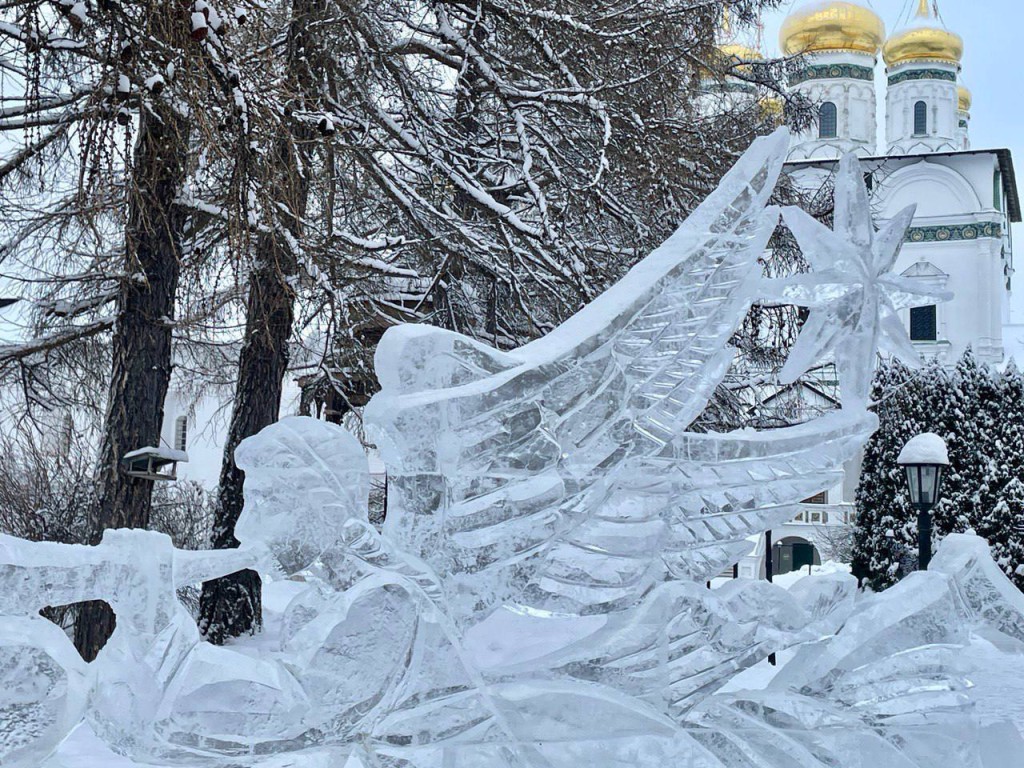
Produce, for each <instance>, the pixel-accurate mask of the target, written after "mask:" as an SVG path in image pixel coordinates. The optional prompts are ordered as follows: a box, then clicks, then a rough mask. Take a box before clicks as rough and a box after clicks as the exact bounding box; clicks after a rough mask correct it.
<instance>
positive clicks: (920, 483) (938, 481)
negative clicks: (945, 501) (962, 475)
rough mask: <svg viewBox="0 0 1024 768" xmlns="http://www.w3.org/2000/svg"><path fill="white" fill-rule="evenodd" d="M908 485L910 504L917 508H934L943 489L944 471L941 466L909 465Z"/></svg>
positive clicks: (907, 468)
mask: <svg viewBox="0 0 1024 768" xmlns="http://www.w3.org/2000/svg"><path fill="white" fill-rule="evenodd" d="M906 470H907V485H908V486H909V488H910V503H911V504H913V505H914V506H915V507H927V508H931V507H934V506H935V504H936V503H938V500H939V491H940V490H941V488H942V470H943V467H942V466H941V465H939V464H908V465H906Z"/></svg>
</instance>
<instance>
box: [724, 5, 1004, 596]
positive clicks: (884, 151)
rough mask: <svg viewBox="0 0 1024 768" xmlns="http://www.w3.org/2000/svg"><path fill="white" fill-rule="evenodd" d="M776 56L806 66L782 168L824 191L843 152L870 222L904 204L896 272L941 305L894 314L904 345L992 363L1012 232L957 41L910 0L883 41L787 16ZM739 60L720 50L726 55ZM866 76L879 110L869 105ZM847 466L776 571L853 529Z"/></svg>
mask: <svg viewBox="0 0 1024 768" xmlns="http://www.w3.org/2000/svg"><path fill="white" fill-rule="evenodd" d="M780 45H781V47H782V50H783V52H784V53H785V54H786V55H799V54H804V55H805V56H806V60H807V66H806V67H804V68H803V70H802V71H801V72H800V73H799V74H798V75H797V76H795V77H793V78H791V82H790V87H791V88H792V89H794V90H795V91H797V92H799V93H801V94H803V95H804V96H806V97H807V98H808V99H809V100H810V101H811V102H812V103H813V104H814V106H815V109H816V110H817V120H816V121H815V123H814V124H813V125H812V126H810V127H809V128H808V129H807V130H805V131H803V132H801V133H799V134H797V135H795V136H794V137H793V143H792V148H791V151H790V162H789V163H788V164H787V170H788V171H789V172H790V174H791V175H792V177H793V178H794V179H795V180H796V182H797V184H799V185H800V186H801V187H804V188H805V189H807V190H808V191H815V190H817V189H820V188H822V187H823V186H824V185H826V184H827V183H828V180H829V178H830V177H831V176H832V174H833V172H834V169H835V165H836V162H837V160H838V158H839V157H840V156H842V155H844V154H846V153H849V152H856V153H857V154H858V155H859V156H860V157H861V158H862V160H861V164H862V168H863V170H864V175H865V181H866V183H867V184H868V187H869V189H870V191H871V197H872V203H873V206H874V213H875V216H876V218H877V219H878V220H879V222H884V221H885V220H887V219H889V218H891V217H892V216H894V215H895V214H896V213H897V212H899V211H900V210H902V209H903V208H905V207H906V206H908V205H916V206H917V214H916V216H915V218H914V221H913V224H912V226H911V228H910V230H909V232H908V233H907V240H906V243H905V245H904V248H903V251H902V253H901V255H900V258H899V261H898V262H897V265H896V271H897V272H899V273H902V274H903V275H905V276H908V277H915V278H918V279H920V280H925V281H928V282H929V283H931V284H933V285H934V286H935V287H938V288H944V289H947V290H949V291H951V292H953V294H954V296H955V298H954V299H953V300H952V301H950V302H948V303H945V304H940V305H938V306H930V307H921V308H919V309H914V310H909V311H904V317H903V320H904V322H905V323H906V327H907V330H908V332H909V334H910V338H911V339H912V341H913V342H914V345H915V346H916V347H917V348H918V349H919V350H920V351H921V353H922V354H923V355H925V356H929V357H936V358H938V359H939V360H940V361H942V362H943V363H948V364H950V365H952V364H954V363H955V362H956V360H957V359H958V358H959V357H960V356H961V355H962V354H963V353H964V351H965V350H966V349H967V347H968V346H970V347H972V348H973V350H974V352H975V354H976V355H977V357H978V359H979V361H981V362H985V363H989V364H991V365H1000V364H1002V363H1003V362H1004V360H1005V358H1006V352H1005V348H1004V339H1003V328H1004V325H1005V324H1006V323H1007V322H1008V320H1009V298H1010V291H1011V287H1012V278H1013V248H1012V237H1011V224H1013V223H1016V222H1020V221H1021V208H1020V199H1019V197H1018V193H1017V185H1016V180H1015V176H1014V168H1013V160H1012V158H1011V156H1010V152H1009V151H1008V150H1006V149H998V148H996V149H975V148H972V146H971V140H970V122H971V94H970V92H969V91H968V90H967V88H966V87H964V86H963V84H962V83H961V66H960V65H961V59H962V57H963V51H964V43H963V40H962V39H961V38H960V36H959V35H957V34H956V33H954V32H952V31H950V30H947V29H945V28H943V27H942V25H941V24H940V23H939V22H938V20H937V19H936V18H935V17H934V16H933V13H932V10H931V8H930V3H929V2H927V0H920V1H919V5H918V8H917V13H916V16H915V18H914V20H913V23H912V24H911V25H910V26H909V27H907V28H905V29H902V30H900V31H898V32H896V33H895V34H893V35H891V36H887V35H886V31H885V25H884V23H883V21H882V20H881V19H880V18H879V17H878V15H877V14H875V13H874V12H873V11H872V10H870V9H868V8H866V7H864V6H861V5H859V4H856V3H851V2H815V3H805V4H804V5H802V6H798V7H797V8H796V9H795V10H794V11H793V12H792V13H791V14H790V15H789V17H788V18H787V19H786V21H785V23H784V25H783V27H782V30H781V34H780ZM724 49H725V47H723V50H724ZM749 50H750V49H745V48H742V47H738V46H732V48H731V49H730V51H729V53H730V54H731V55H738V54H737V52H738V51H749ZM755 55H756V54H755ZM879 78H884V80H883V81H882V84H883V85H884V93H885V103H884V104H879V103H877V102H878V92H879V88H878V85H879V81H878V79H879ZM880 113H881V114H882V115H883V116H884V122H883V125H884V131H882V132H883V133H884V138H882V139H881V140H880V139H879V133H880V131H879V128H880V125H879V116H880ZM857 464H858V463H854V465H851V466H850V467H848V468H847V473H846V475H847V479H846V482H845V483H844V484H843V485H842V486H840V487H836V488H833V489H830V490H828V491H827V492H825V493H823V494H819V496H817V497H815V498H814V499H811V500H808V502H807V503H805V504H804V505H803V506H804V509H803V511H802V512H801V514H800V516H799V517H798V518H797V519H796V520H794V521H793V522H792V523H791V524H789V525H786V526H784V527H783V529H781V530H777V531H774V532H773V539H774V542H776V543H775V545H774V551H773V558H772V559H773V561H774V563H773V564H774V571H775V572H776V573H784V572H787V571H788V570H791V569H793V568H794V567H800V566H802V565H807V564H808V562H809V561H813V562H818V561H819V560H820V553H819V551H818V550H819V549H821V548H824V547H823V546H822V545H823V544H824V543H825V542H824V541H823V539H828V540H830V541H834V539H835V537H834V535H832V532H830V530H829V529H830V528H833V527H835V526H844V525H848V524H849V523H850V522H851V521H852V520H853V515H854V507H853V499H854V493H855V490H856V486H857V480H858V476H859V466H858V465H857ZM764 550H765V541H764V539H762V538H760V537H758V538H757V540H756V541H753V542H752V552H751V554H750V555H749V556H748V557H746V558H745V559H744V561H743V562H742V563H740V567H739V575H741V576H746V577H758V576H761V577H763V576H764V573H765V565H764V563H765V552H764Z"/></svg>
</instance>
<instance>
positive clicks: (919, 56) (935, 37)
mask: <svg viewBox="0 0 1024 768" xmlns="http://www.w3.org/2000/svg"><path fill="white" fill-rule="evenodd" d="M882 55H883V57H884V58H885V63H886V65H887V66H889V67H895V66H898V65H900V64H905V63H907V62H908V61H941V62H944V63H946V64H955V65H959V64H960V61H961V59H963V57H964V41H963V38H961V37H960V35H958V34H957V33H956V32H950V31H949V30H948V29H942V28H941V27H939V26H938V23H937V20H936V19H933V18H932V13H931V10H930V8H929V7H928V2H927V0H920V5H919V6H918V9H917V19H916V20H915V23H914V24H913V25H912V26H910V27H908V28H907V29H904V30H903V31H901V32H898V33H896V34H895V35H893V36H892V37H890V38H889V39H888V41H886V43H885V47H884V48H883V49H882Z"/></svg>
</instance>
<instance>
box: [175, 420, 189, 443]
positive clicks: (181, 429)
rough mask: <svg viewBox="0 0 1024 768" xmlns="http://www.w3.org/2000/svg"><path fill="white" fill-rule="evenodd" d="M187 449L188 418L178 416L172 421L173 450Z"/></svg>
mask: <svg viewBox="0 0 1024 768" xmlns="http://www.w3.org/2000/svg"><path fill="white" fill-rule="evenodd" d="M187 448H188V417H187V416H179V417H178V418H177V419H175V420H174V450H176V451H184V450H186V449H187Z"/></svg>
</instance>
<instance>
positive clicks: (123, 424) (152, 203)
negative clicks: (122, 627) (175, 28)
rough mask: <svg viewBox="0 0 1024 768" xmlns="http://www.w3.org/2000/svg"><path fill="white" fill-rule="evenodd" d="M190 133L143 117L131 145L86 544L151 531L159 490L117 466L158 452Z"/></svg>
mask: <svg viewBox="0 0 1024 768" xmlns="http://www.w3.org/2000/svg"><path fill="white" fill-rule="evenodd" d="M187 147H188V137H187V125H186V124H185V122H184V121H183V120H181V119H180V118H178V117H176V116H175V115H174V114H172V113H171V112H170V110H163V114H161V115H160V116H159V117H156V116H153V115H152V114H149V113H147V112H145V111H144V112H143V114H142V116H141V118H140V123H139V136H138V140H137V143H136V146H135V165H134V167H133V168H132V179H131V189H132V193H131V199H130V200H129V202H128V205H129V212H128V223H127V227H126V231H125V266H126V270H125V271H126V273H127V277H126V278H125V279H124V280H122V282H121V288H120V294H119V296H118V314H117V324H116V325H115V328H114V337H113V341H112V346H111V354H112V370H111V377H110V390H109V395H108V399H107V413H106V423H105V426H104V432H103V445H102V448H101V452H100V463H99V467H100V470H99V471H100V474H99V477H98V479H97V485H98V486H99V487H98V498H99V501H98V504H97V506H96V507H95V508H94V510H93V519H92V520H91V531H90V541H91V543H92V544H98V543H99V541H100V539H101V538H102V536H103V531H104V530H105V529H107V528H145V527H147V526H148V524H149V513H150V501H151V495H152V492H153V482H152V481H150V480H143V479H139V478H133V477H129V476H128V475H127V474H126V473H125V470H124V467H123V466H122V465H121V459H122V458H123V457H124V455H125V454H126V453H128V452H129V451H133V450H136V449H138V448H145V447H147V446H154V447H157V446H159V444H160V429H161V426H162V424H163V417H164V397H165V396H166V394H167V387H168V384H169V382H170V377H171V367H172V362H171V331H172V321H173V318H174V298H175V293H176V292H177V289H178V275H179V271H180V259H181V232H182V229H183V227H184V224H185V213H184V211H183V210H182V209H181V208H180V207H178V206H177V205H175V199H176V197H177V195H178V193H179V191H180V189H181V185H182V183H183V181H184V178H185V161H186V153H187ZM114 625H115V620H114V614H113V612H112V611H111V610H110V607H109V606H108V605H107V604H106V603H103V602H96V601H94V602H89V603H84V604H83V605H82V608H81V611H80V613H79V617H78V621H77V622H76V624H75V647H77V648H78V651H79V653H81V654H82V657H83V658H85V659H86V660H87V661H92V660H93V659H94V658H96V654H97V653H98V652H99V650H100V649H101V648H102V647H103V645H104V644H105V643H106V642H107V639H108V638H109V637H110V634H111V633H112V632H113V630H114Z"/></svg>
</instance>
